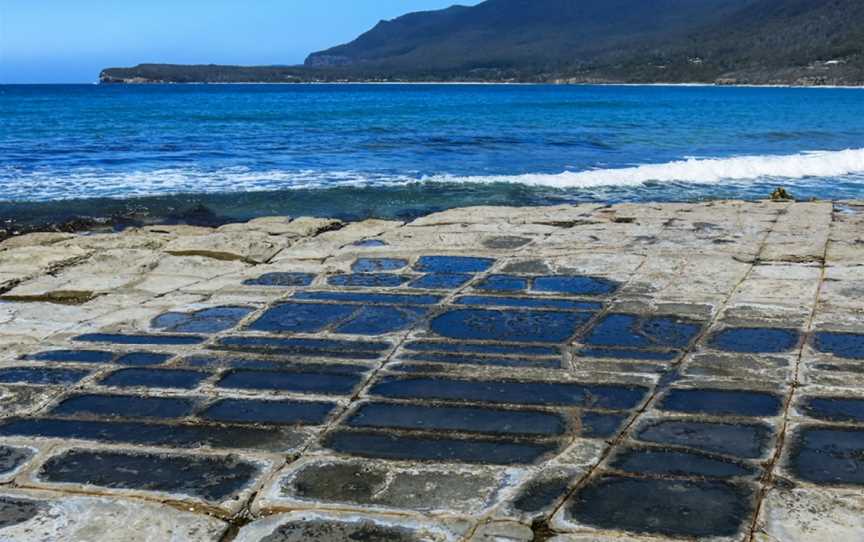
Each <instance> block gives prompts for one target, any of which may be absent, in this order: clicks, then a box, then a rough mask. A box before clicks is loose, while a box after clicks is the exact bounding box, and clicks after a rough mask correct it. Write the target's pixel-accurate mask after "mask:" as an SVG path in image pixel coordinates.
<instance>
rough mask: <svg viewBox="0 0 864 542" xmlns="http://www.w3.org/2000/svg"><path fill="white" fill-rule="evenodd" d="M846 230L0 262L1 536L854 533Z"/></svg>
mask: <svg viewBox="0 0 864 542" xmlns="http://www.w3.org/2000/svg"><path fill="white" fill-rule="evenodd" d="M622 217H623V218H622ZM706 224H708V225H710V227H706V226H705V225H706ZM862 228H864V206H860V205H851V204H843V205H840V204H837V205H835V204H831V203H819V202H813V203H792V202H783V203H767V202H766V203H761V202H755V203H743V202H711V203H701V204H658V205H650V206H648V205H626V204H625V205H617V206H613V207H604V206H599V205H584V206H561V207H552V208H536V209H533V208H519V209H502V208H476V209H467V210H463V209H457V210H452V211H447V212H443V213H439V214H436V215H430V216H428V217H424V218H422V219H419V220H416V221H414V222H411V223H407V224H401V223H384V222H382V221H366V222H359V223H356V224H348V225H344V224H341V223H336V222H333V221H328V220H322V219H309V218H299V219H294V220H291V219H287V218H273V219H262V220H256V221H253V222H250V223H248V224H232V225H227V226H223V227H220V228H218V229H217V230H214V229H212V228H206V227H202V228H170V227H165V228H142V229H135V228H130V229H129V230H127V231H124V232H123V233H118V234H105V235H71V234H70V235H66V234H64V235H62V236H60V237H57V238H56V239H55V238H52V239H51V240H50V241H51V242H50V243H48V244H46V240H45V239H43V238H42V237H40V236H28V237H25V238H20V239H16V240H15V242H14V243H8V242H7V243H4V244H3V245H0V265H2V266H3V269H4V273H5V275H10V276H13V275H14V276H13V279H12V280H13V282H12V283H10V284H12V285H11V286H8V287H7V288H6V289H5V290H2V293H0V343H2V344H3V346H4V348H3V349H2V350H0V406H2V407H3V408H2V409H0V440H2V442H0V484H5V485H6V486H8V487H7V489H8V490H9V491H8V494H6V493H3V492H0V493H2V495H0V540H6V539H9V540H22V541H28V540H70V541H71V540H92V539H100V540H142V541H144V540H146V541H150V540H153V541H160V542H161V541H162V540H171V541H174V540H177V541H179V540H184V541H185V540H190V541H193V542H195V541H199V540H201V541H205V540H206V541H211V542H217V541H219V542H227V541H230V540H240V541H249V542H251V541H254V542H261V541H264V540H266V541H268V542H278V541H284V542H289V541H294V540H304V541H305V540H327V541H331V540H332V541H342V540H345V541H351V540H369V541H377V540H397V541H406V542H407V541H412V542H413V541H424V542H425V541H430V540H431V541H442V542H443V541H451V540H452V541H466V542H467V541H491V540H496V541H499V540H507V541H516V540H518V541H522V540H525V541H527V540H532V539H536V540H642V539H646V538H645V537H648V538H649V539H651V540H658V539H659V540H662V539H669V540H679V539H712V540H747V541H759V542H768V541H775V540H783V541H784V542H785V541H795V542H797V541H807V540H816V539H836V540H838V541H839V540H858V539H860V533H861V532H862V529H864V526H862V524H861V521H860V517H861V515H862V514H864V498H862V496H861V489H862V487H864V478H862V476H861V473H862V472H864V463H862V457H864V369H862V367H861V360H862V359H864V302H862V301H861V299H860V296H857V295H856V294H855V292H860V291H862V289H864V271H862V269H864V249H862V248H861V242H860V237H861V234H860V231H861V230H862ZM646 240H650V242H648V241H646ZM817 245H818V246H817ZM5 275H4V276H5ZM84 494H86V495H87V497H83V496H80V495H84ZM112 514H113V515H116V516H117V517H118V518H124V519H122V520H121V521H123V522H124V523H122V524H121V523H117V522H116V521H113V520H111V519H106V518H109V517H113V516H112ZM140 514H144V517H148V515H149V517H151V518H155V519H152V521H150V522H146V524H145V523H142V522H141V520H140V517H139V519H134V518H136V517H138V516H139V515H140ZM112 529H113V530H112ZM88 536H89V538H88Z"/></svg>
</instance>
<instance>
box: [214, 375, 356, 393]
mask: <svg viewBox="0 0 864 542" xmlns="http://www.w3.org/2000/svg"><path fill="white" fill-rule="evenodd" d="M361 381H362V376H361V375H357V374H335V373H329V372H328V373H322V372H301V371H249V370H245V369H235V370H231V371H228V372H227V373H225V375H224V376H223V377H222V379H221V380H220V381H219V383H218V384H217V386H218V387H220V388H226V389H243V390H270V391H286V392H297V393H316V394H323V395H347V394H350V393H351V392H352V391H354V389H355V388H356V387H357V386H358V385H359V384H360V382H361Z"/></svg>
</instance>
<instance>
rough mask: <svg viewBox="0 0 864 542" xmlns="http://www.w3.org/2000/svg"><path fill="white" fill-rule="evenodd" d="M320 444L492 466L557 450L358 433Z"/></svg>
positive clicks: (363, 453)
mask: <svg viewBox="0 0 864 542" xmlns="http://www.w3.org/2000/svg"><path fill="white" fill-rule="evenodd" d="M323 444H324V446H325V447H327V448H329V449H331V450H333V451H336V452H339V453H344V454H349V455H354V456H358V457H369V458H378V459H402V460H416V461H443V462H457V463H488V464H491V465H519V464H530V463H534V462H536V461H538V460H540V459H541V458H543V457H545V456H547V455H550V454H552V453H553V452H555V451H556V450H558V449H559V447H560V445H559V444H558V443H555V442H529V441H524V442H523V441H513V440H504V439H501V440H473V439H472V440H467V439H450V438H440V437H413V436H404V435H395V434H386V433H365V432H357V431H336V432H333V433H330V434H329V435H327V437H325V439H324V441H323Z"/></svg>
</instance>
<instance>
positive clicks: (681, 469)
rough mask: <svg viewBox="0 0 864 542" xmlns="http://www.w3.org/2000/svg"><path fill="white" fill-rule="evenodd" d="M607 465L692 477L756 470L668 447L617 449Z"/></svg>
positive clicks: (735, 475) (746, 473)
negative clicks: (618, 450) (619, 450)
mask: <svg viewBox="0 0 864 542" xmlns="http://www.w3.org/2000/svg"><path fill="white" fill-rule="evenodd" d="M609 468H611V469H615V470H619V471H623V472H627V473H633V474H645V475H652V476H675V477H678V476H683V477H694V478H741V477H752V476H754V475H755V474H756V469H755V468H754V467H752V466H750V465H747V464H745V463H741V462H737V461H733V460H730V459H728V458H725V457H722V456H711V455H708V454H702V453H696V452H689V451H683V450H676V449H668V448H629V449H626V450H624V451H621V452H619V453H618V454H617V455H616V456H615V457H614V458H613V459H612V461H610V463H609Z"/></svg>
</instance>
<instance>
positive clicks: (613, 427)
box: [579, 411, 630, 439]
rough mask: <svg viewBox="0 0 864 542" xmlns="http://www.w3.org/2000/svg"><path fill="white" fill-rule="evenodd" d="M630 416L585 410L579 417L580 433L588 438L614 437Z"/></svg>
mask: <svg viewBox="0 0 864 542" xmlns="http://www.w3.org/2000/svg"><path fill="white" fill-rule="evenodd" d="M629 418H630V416H629V415H627V414H607V413H604V412H591V411H583V412H582V413H581V415H580V418H579V428H580V435H581V436H583V437H586V438H604V439H608V438H613V437H614V436H615V435H617V434H618V433H619V431H621V429H623V428H624V423H625V422H626V421H627V420H628V419H629Z"/></svg>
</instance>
